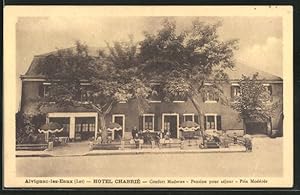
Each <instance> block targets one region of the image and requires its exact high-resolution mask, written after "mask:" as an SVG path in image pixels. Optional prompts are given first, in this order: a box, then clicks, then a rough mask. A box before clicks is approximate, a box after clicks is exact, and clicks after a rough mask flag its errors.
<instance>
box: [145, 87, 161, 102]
mask: <svg viewBox="0 0 300 195" xmlns="http://www.w3.org/2000/svg"><path fill="white" fill-rule="evenodd" d="M151 88H152V91H151V93H150V95H149V98H148V99H149V101H150V102H151V103H160V102H161V99H162V98H161V94H162V91H161V85H160V84H159V83H153V84H152V86H151Z"/></svg>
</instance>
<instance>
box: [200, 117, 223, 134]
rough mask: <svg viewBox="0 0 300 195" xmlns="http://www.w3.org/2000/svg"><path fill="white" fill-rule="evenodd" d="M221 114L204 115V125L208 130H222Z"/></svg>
mask: <svg viewBox="0 0 300 195" xmlns="http://www.w3.org/2000/svg"><path fill="white" fill-rule="evenodd" d="M221 124H222V120H221V116H220V115H217V114H206V115H205V116H204V125H205V129H206V130H222V126H221Z"/></svg>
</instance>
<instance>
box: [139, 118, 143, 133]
mask: <svg viewBox="0 0 300 195" xmlns="http://www.w3.org/2000/svg"><path fill="white" fill-rule="evenodd" d="M139 130H143V116H142V115H140V116H139Z"/></svg>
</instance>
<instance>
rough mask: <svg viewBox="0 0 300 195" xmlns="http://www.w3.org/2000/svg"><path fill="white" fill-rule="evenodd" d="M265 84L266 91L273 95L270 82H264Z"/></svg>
mask: <svg viewBox="0 0 300 195" xmlns="http://www.w3.org/2000/svg"><path fill="white" fill-rule="evenodd" d="M263 86H264V87H265V88H266V91H267V92H268V93H269V94H270V95H272V86H271V85H270V84H263Z"/></svg>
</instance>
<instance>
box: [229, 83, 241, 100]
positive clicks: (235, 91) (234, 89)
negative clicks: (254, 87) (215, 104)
mask: <svg viewBox="0 0 300 195" xmlns="http://www.w3.org/2000/svg"><path fill="white" fill-rule="evenodd" d="M240 95H241V89H240V86H239V84H232V85H231V98H235V97H238V96H240Z"/></svg>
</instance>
